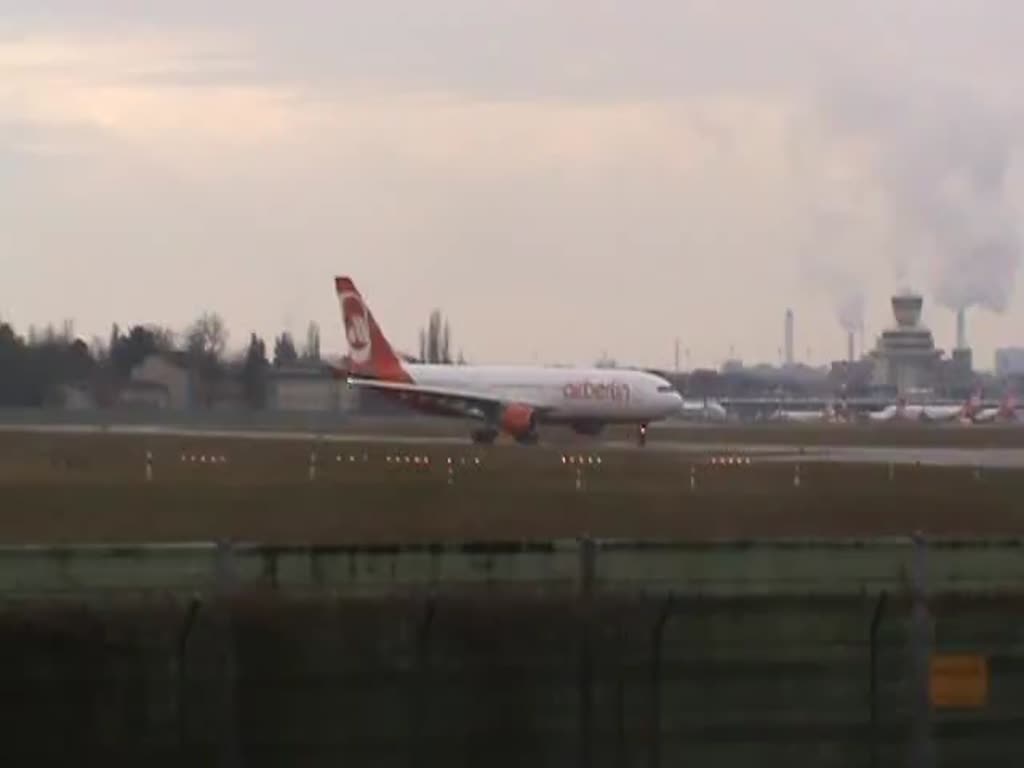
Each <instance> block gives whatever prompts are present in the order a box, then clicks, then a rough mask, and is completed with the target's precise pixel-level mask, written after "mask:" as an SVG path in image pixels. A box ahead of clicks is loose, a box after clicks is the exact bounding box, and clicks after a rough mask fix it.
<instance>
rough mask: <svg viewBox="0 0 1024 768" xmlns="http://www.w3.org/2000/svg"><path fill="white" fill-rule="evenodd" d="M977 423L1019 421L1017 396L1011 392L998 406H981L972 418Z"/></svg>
mask: <svg viewBox="0 0 1024 768" xmlns="http://www.w3.org/2000/svg"><path fill="white" fill-rule="evenodd" d="M971 420H972V421H973V423H975V424H992V423H995V422H1007V421H1018V420H1019V416H1018V415H1017V396H1016V395H1015V394H1013V393H1009V394H1007V395H1006V397H1004V398H1003V400H1002V402H1000V403H999V405H998V406H989V407H986V408H979V409H978V410H977V411H975V413H974V414H973V418H972V419H971Z"/></svg>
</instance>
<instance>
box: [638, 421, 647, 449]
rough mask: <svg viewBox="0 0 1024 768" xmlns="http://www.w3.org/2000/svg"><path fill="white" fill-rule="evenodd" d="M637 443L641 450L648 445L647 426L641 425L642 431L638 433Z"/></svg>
mask: <svg viewBox="0 0 1024 768" xmlns="http://www.w3.org/2000/svg"><path fill="white" fill-rule="evenodd" d="M636 443H637V445H639V446H640V447H641V448H643V447H644V446H645V445H647V425H646V424H641V425H640V429H639V430H638V431H637V437H636Z"/></svg>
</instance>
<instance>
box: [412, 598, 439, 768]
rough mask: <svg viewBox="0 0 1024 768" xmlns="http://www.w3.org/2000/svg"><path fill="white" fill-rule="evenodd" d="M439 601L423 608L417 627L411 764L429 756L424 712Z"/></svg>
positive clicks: (430, 602) (429, 602)
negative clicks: (426, 745)
mask: <svg viewBox="0 0 1024 768" xmlns="http://www.w3.org/2000/svg"><path fill="white" fill-rule="evenodd" d="M436 612H437V603H436V601H435V599H434V598H433V597H431V598H430V599H429V601H428V602H427V605H426V607H425V608H424V609H423V616H422V618H421V619H420V621H419V623H418V624H417V627H416V665H415V668H414V669H413V675H414V676H415V677H414V679H413V695H412V723H411V724H410V726H411V727H410V729H409V764H410V765H414V766H415V765H419V764H421V763H422V762H423V760H424V759H425V758H426V757H427V753H428V750H426V749H424V747H423V744H422V743H421V742H422V741H423V713H424V711H425V710H426V700H427V693H428V688H429V682H430V680H429V677H430V676H429V670H428V668H427V664H428V663H429V660H430V630H431V628H432V627H433V624H434V616H435V614H436Z"/></svg>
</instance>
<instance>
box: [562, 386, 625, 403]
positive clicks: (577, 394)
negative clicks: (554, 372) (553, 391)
mask: <svg viewBox="0 0 1024 768" xmlns="http://www.w3.org/2000/svg"><path fill="white" fill-rule="evenodd" d="M562 397H564V398H565V399H566V400H613V401H615V402H629V384H618V383H616V382H614V381H610V382H604V381H574V382H570V383H568V384H566V385H565V386H564V387H562Z"/></svg>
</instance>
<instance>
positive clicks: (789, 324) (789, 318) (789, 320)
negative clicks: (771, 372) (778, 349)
mask: <svg viewBox="0 0 1024 768" xmlns="http://www.w3.org/2000/svg"><path fill="white" fill-rule="evenodd" d="M785 349H786V357H785V362H786V365H788V366H790V365H793V310H792V309H787V310H786V342H785Z"/></svg>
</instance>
